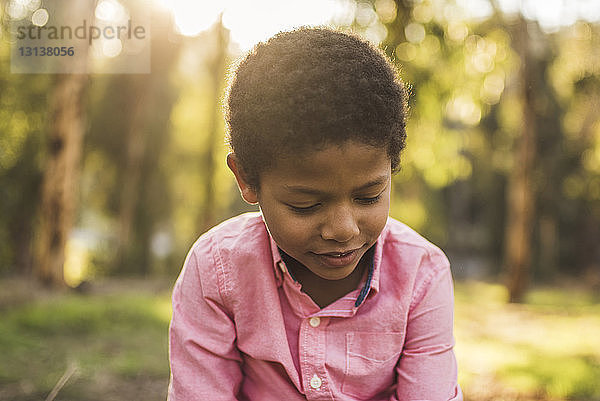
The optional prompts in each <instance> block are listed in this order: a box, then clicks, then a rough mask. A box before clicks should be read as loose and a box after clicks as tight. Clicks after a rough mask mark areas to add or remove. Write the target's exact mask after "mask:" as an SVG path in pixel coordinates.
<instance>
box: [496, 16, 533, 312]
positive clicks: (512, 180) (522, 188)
mask: <svg viewBox="0 0 600 401" xmlns="http://www.w3.org/2000/svg"><path fill="white" fill-rule="evenodd" d="M516 47H517V51H518V53H519V55H520V58H521V70H520V91H521V94H522V98H523V114H522V122H523V125H522V128H521V134H520V136H519V138H518V139H517V140H516V142H515V145H516V146H515V153H514V155H515V159H514V167H513V170H512V173H511V175H510V177H509V181H508V189H507V206H508V207H507V210H508V219H507V227H506V241H505V243H506V249H505V257H504V261H505V268H506V271H507V272H508V291H509V297H510V302H521V301H523V298H524V296H525V292H526V290H527V286H528V282H529V275H530V270H531V266H530V265H531V255H532V230H533V222H534V209H533V208H534V203H535V191H534V182H533V179H532V175H533V167H534V160H535V157H536V116H535V105H534V102H535V99H534V85H533V81H534V68H533V67H534V66H533V64H534V63H533V57H532V55H531V51H530V49H529V37H528V33H527V22H526V21H525V19H524V18H523V17H521V19H520V22H519V25H518V33H517V41H516Z"/></svg>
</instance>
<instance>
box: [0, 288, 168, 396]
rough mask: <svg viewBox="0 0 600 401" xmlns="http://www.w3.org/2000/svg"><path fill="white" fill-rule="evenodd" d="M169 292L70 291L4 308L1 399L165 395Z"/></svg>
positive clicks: (1, 312)
mask: <svg viewBox="0 0 600 401" xmlns="http://www.w3.org/2000/svg"><path fill="white" fill-rule="evenodd" d="M169 310H170V305H169V294H168V293H167V292H163V293H160V294H158V295H156V294H153V293H151V292H140V293H136V291H135V287H134V288H133V289H130V290H127V291H122V292H118V293H112V294H96V295H76V294H63V295H59V296H52V297H49V298H42V299H38V300H36V301H33V302H29V303H26V304H22V305H20V306H17V307H15V306H13V307H11V308H10V309H4V310H0V316H1V319H0V353H1V355H2V363H1V364H0V399H1V400H15V401H19V400H44V399H46V396H47V395H48V394H49V393H50V391H51V390H52V388H53V387H54V385H55V384H56V383H57V382H58V381H59V379H60V378H61V376H62V375H63V373H65V372H66V371H68V370H69V369H70V368H71V369H73V368H74V369H75V373H74V375H73V376H71V377H70V378H69V380H68V381H67V383H66V385H65V386H64V387H63V388H62V389H61V391H60V393H59V395H58V397H57V398H56V399H57V400H61V399H64V400H81V401H86V400H165V399H166V389H167V384H168V375H169V366H168V356H167V354H168V344H167V337H166V333H167V329H168V323H169V318H170V312H169Z"/></svg>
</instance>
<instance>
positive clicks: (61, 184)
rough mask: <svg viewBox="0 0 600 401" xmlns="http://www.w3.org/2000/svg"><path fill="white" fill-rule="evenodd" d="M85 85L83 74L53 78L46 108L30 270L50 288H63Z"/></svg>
mask: <svg viewBox="0 0 600 401" xmlns="http://www.w3.org/2000/svg"><path fill="white" fill-rule="evenodd" d="M87 82H88V76H87V75H84V74H71V75H68V74H60V75H57V76H56V80H55V84H54V88H53V93H52V96H51V100H50V102H51V103H50V106H49V107H50V113H49V119H50V120H49V130H48V145H47V146H48V151H47V157H48V159H47V161H46V163H45V167H44V177H43V183H42V199H41V206H40V207H41V210H40V222H39V228H38V229H39V231H38V242H37V245H38V246H37V252H36V259H37V261H36V266H35V269H34V271H35V275H36V277H38V278H39V279H40V280H41V281H42V282H44V283H45V284H47V285H51V286H54V287H61V286H64V277H63V265H64V261H65V252H64V251H65V245H66V242H67V237H68V235H69V231H70V229H71V226H72V225H73V220H74V218H75V211H76V206H77V195H78V193H77V184H78V180H79V174H80V168H81V167H80V159H81V150H82V149H81V148H82V139H83V132H84V107H83V97H84V94H85V91H86V88H87Z"/></svg>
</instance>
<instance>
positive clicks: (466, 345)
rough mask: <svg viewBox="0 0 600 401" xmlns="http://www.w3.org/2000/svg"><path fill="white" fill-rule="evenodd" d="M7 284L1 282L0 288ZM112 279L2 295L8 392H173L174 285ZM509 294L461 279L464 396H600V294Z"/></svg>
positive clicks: (94, 395)
mask: <svg viewBox="0 0 600 401" xmlns="http://www.w3.org/2000/svg"><path fill="white" fill-rule="evenodd" d="M8 287H11V285H10V283H8V284H7V283H0V292H4V294H7V292H6V291H5V290H6V289H7V288H8ZM113 287H114V288H112V289H111V290H110V291H92V292H91V293H90V294H87V295H77V294H73V293H63V294H41V295H40V294H38V293H37V292H36V291H35V294H37V295H36V296H35V297H31V296H24V295H23V293H27V291H15V294H16V295H11V296H6V295H5V296H4V301H3V299H0V355H2V358H1V361H2V362H1V363H0V400H12V401H24V400H28V401H29V400H44V399H45V398H46V396H47V395H48V394H49V393H50V391H51V390H52V388H53V387H54V386H55V384H56V383H57V382H58V381H59V379H60V378H61V376H63V374H64V373H65V372H68V371H73V369H74V370H75V373H74V374H73V375H72V376H71V377H69V380H68V381H67V383H66V385H65V386H64V387H63V388H62V389H61V390H60V392H59V394H58V396H57V398H56V400H78V401H92V400H103V401H104V400H164V399H165V397H166V390H167V383H168V376H169V367H168V355H167V348H168V347H167V328H168V323H169V317H170V303H169V290H168V288H166V287H168V284H166V285H163V288H162V290H160V291H157V290H155V289H148V288H146V287H147V286H146V287H145V286H144V284H143V283H142V282H135V281H134V282H130V283H126V284H122V283H121V285H117V286H113ZM19 296H20V297H21V298H22V299H21V300H19V302H16V303H15V302H13V303H10V302H8V301H7V300H10V299H15V298H18V297H19ZM0 298H1V297H0ZM31 298H33V299H31ZM506 299H507V294H506V291H505V290H504V288H503V287H502V286H499V285H496V284H488V283H482V282H466V283H457V285H456V339H457V346H456V353H457V358H458V362H459V372H460V373H459V380H460V383H461V386H462V387H463V390H464V393H465V400H467V401H491V400H498V401H533V400H540V401H541V400H548V401H557V400H573V401H598V400H600V303H599V300H598V297H597V296H594V294H591V293H586V292H581V291H575V290H568V291H567V290H557V289H539V290H533V291H531V292H530V294H529V297H528V300H527V302H526V303H525V304H522V305H510V304H507V303H506Z"/></svg>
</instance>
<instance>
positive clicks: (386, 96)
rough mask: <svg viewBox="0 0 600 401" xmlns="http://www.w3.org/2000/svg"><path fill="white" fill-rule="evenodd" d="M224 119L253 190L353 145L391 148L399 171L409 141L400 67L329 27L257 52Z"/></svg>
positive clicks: (245, 64) (247, 61)
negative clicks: (309, 157)
mask: <svg viewBox="0 0 600 401" xmlns="http://www.w3.org/2000/svg"><path fill="white" fill-rule="evenodd" d="M225 113H226V120H227V125H228V138H227V140H228V142H229V145H230V147H231V149H232V151H233V153H234V154H235V155H236V159H237V161H238V164H239V166H240V168H241V170H242V174H243V177H244V179H245V180H246V182H247V183H248V184H250V185H251V186H252V187H254V188H259V184H260V183H259V175H260V173H261V172H262V171H264V170H265V169H267V168H269V167H271V166H272V165H273V164H274V162H275V161H276V160H277V159H279V158H285V157H288V158H290V157H294V156H297V155H302V153H303V152H306V151H308V150H314V149H319V148H322V147H324V146H327V145H331V144H339V145H342V144H343V143H345V142H347V141H348V140H353V141H356V142H358V143H363V144H367V145H372V146H377V147H381V148H385V149H386V150H387V155H388V157H389V158H390V161H391V165H392V171H397V170H398V167H399V163H400V153H401V151H402V149H403V148H404V146H405V141H406V131H405V124H406V123H405V118H406V92H405V89H404V86H403V84H402V82H401V81H400V79H399V78H398V76H397V71H396V70H395V68H394V67H393V66H392V64H391V63H390V62H389V60H388V59H387V57H386V56H385V54H384V53H383V52H382V51H381V50H379V49H377V48H376V47H374V46H373V45H371V44H369V43H368V42H366V41H364V40H362V39H360V38H358V37H357V36H354V35H351V34H347V33H342V32H338V31H334V30H331V29H328V28H300V29H297V30H294V31H290V32H283V33H279V34H277V35H275V36H274V37H272V38H271V39H269V40H268V41H267V42H266V43H259V44H258V45H256V46H255V47H254V49H253V50H252V51H251V52H250V53H249V54H248V55H247V56H246V57H245V58H244V59H243V60H242V62H241V63H240V64H239V66H238V67H237V70H236V71H235V73H234V75H233V76H232V81H231V84H230V87H229V90H228V95H227V101H226V110H225Z"/></svg>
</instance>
